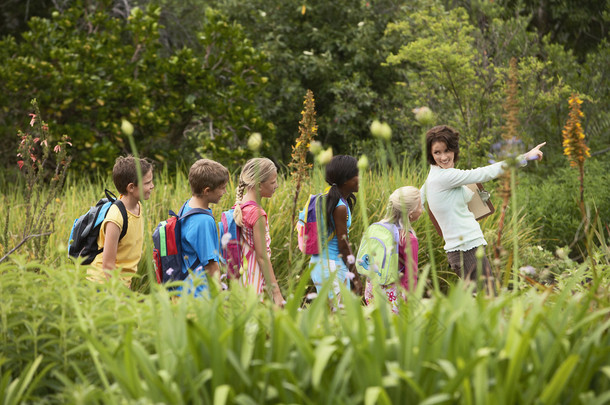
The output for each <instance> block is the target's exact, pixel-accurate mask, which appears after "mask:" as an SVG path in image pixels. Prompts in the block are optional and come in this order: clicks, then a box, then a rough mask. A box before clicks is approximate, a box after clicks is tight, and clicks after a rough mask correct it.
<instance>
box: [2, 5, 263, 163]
mask: <svg viewBox="0 0 610 405" xmlns="http://www.w3.org/2000/svg"><path fill="white" fill-rule="evenodd" d="M103 6H104V2H99V3H98V7H99V8H97V9H92V8H90V7H83V6H80V3H79V4H76V5H75V6H74V7H72V8H70V9H68V10H66V11H65V12H63V13H60V12H57V11H56V12H54V13H53V17H52V18H51V19H43V18H33V19H31V20H30V30H29V31H27V32H25V33H23V35H22V38H21V39H20V41H19V42H17V41H16V40H15V39H14V38H11V37H7V38H4V39H3V40H2V41H0V56H1V57H2V59H3V60H5V61H6V63H4V64H3V65H2V67H1V68H0V91H2V93H3V94H4V95H5V97H3V98H2V101H1V102H0V124H1V125H2V126H3V128H4V132H6V133H10V132H11V131H12V127H14V126H15V124H16V123H17V122H20V121H19V120H20V119H21V118H20V114H23V112H24V111H27V106H26V105H24V102H26V101H27V100H29V98H30V96H31V95H32V94H35V95H36V96H37V98H38V100H39V103H40V105H41V108H42V111H43V114H44V115H45V117H47V119H48V121H49V123H50V124H51V125H53V126H54V127H55V128H57V130H58V131H59V133H62V132H65V133H69V134H70V137H71V138H72V140H73V143H74V147H75V155H76V156H75V157H76V158H77V159H75V165H74V166H75V168H76V169H78V170H80V171H82V172H86V171H88V170H91V169H95V168H97V167H101V168H108V167H109V166H111V164H112V162H113V161H114V159H115V157H116V156H118V155H119V154H124V153H125V152H126V151H128V150H129V145H128V143H127V142H126V140H125V139H124V137H123V136H122V134H121V131H120V128H119V126H120V121H121V118H126V119H128V120H129V121H130V122H131V123H132V124H133V125H134V127H135V129H136V132H135V134H134V136H135V138H136V142H137V144H138V149H139V150H140V151H141V153H142V155H144V156H150V157H153V158H155V159H156V160H159V161H168V162H174V161H176V160H180V159H181V158H184V159H186V160H187V161H190V160H192V159H194V158H195V157H197V156H199V155H202V154H204V155H205V154H210V155H211V154H214V155H215V156H216V157H217V158H222V159H227V160H228V159H231V160H239V159H243V158H244V157H245V155H246V152H245V150H244V144H245V139H246V138H247V135H248V134H249V133H250V132H251V131H258V132H261V133H263V134H269V135H272V134H273V128H272V126H270V125H269V124H268V123H267V122H265V121H264V120H263V119H262V118H261V116H260V112H259V110H258V107H257V106H256V104H255V103H254V101H253V98H254V95H256V94H259V93H261V91H262V88H263V87H264V84H263V82H264V81H265V78H264V76H263V73H264V71H265V69H266V65H265V62H264V60H263V58H262V56H261V54H260V52H258V51H256V50H255V49H254V48H252V46H251V44H250V42H249V41H248V40H247V39H246V38H245V37H244V36H243V34H242V32H241V30H240V28H239V27H238V26H237V25H235V24H233V23H230V22H228V21H227V19H226V18H224V17H223V16H222V15H220V14H219V13H217V12H215V11H213V10H211V9H206V13H205V24H204V26H203V28H202V30H201V31H199V32H197V40H198V45H199V47H200V48H201V49H204V50H205V52H195V51H194V50H193V49H190V48H187V47H182V48H177V49H172V48H170V49H167V48H164V47H163V46H162V43H161V41H160V30H161V29H162V27H161V26H160V25H159V17H160V14H161V10H160V9H159V8H154V7H148V8H147V9H145V10H142V9H139V8H133V9H132V10H131V13H130V14H129V16H128V18H121V17H112V16H109V15H108V12H107V10H106V9H105V8H104V7H103ZM3 138H4V139H3V142H2V144H1V145H0V146H1V149H0V152H2V153H7V151H9V150H11V148H14V145H15V143H14V141H13V140H12V139H9V138H6V137H3ZM193 145H195V147H193ZM229 145H231V146H230V147H229ZM176 146H178V147H176ZM7 163H8V162H7Z"/></svg>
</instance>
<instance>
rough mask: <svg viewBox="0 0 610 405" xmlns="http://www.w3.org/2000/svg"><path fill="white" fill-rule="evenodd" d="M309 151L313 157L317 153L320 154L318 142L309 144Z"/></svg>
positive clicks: (320, 145) (320, 149)
mask: <svg viewBox="0 0 610 405" xmlns="http://www.w3.org/2000/svg"><path fill="white" fill-rule="evenodd" d="M309 151H310V152H311V153H312V154H313V155H317V154H318V153H320V152H322V144H321V143H320V142H319V141H313V142H311V143H310V144H309Z"/></svg>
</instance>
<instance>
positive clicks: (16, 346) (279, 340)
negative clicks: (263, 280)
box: [0, 257, 610, 404]
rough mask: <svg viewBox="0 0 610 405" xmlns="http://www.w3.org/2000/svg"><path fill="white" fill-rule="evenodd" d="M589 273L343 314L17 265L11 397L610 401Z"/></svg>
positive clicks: (12, 270) (7, 320)
mask: <svg viewBox="0 0 610 405" xmlns="http://www.w3.org/2000/svg"><path fill="white" fill-rule="evenodd" d="M605 266H606V268H605V270H606V272H602V274H606V273H607V264H606V265H605ZM32 267H39V268H40V269H41V271H40V272H34V271H32ZM427 273H428V271H427V270H426V271H425V273H424V274H422V279H423V280H422V281H425V278H426V277H427ZM588 274H589V272H588V271H587V269H586V268H585V267H582V266H581V267H580V268H578V269H576V270H575V271H574V272H573V274H572V276H571V277H570V278H569V279H564V280H562V281H561V283H560V287H561V288H560V289H559V290H558V291H557V292H555V293H552V292H550V291H547V292H545V293H542V294H541V293H538V292H536V291H535V290H534V289H524V290H523V291H522V292H521V293H516V294H510V293H506V292H504V293H503V294H502V295H501V296H499V297H498V298H496V299H493V300H489V299H487V298H485V297H484V296H483V295H480V296H478V297H473V296H472V293H471V291H470V290H469V289H466V288H464V286H463V285H462V284H458V285H457V286H456V287H455V288H453V289H451V290H450V291H449V294H448V295H447V296H443V295H438V296H434V297H433V298H431V299H422V298H421V296H422V293H423V286H424V283H421V284H420V286H421V287H420V288H419V289H418V291H417V292H416V293H415V294H414V295H412V296H410V297H409V299H408V301H407V302H406V303H404V302H401V303H400V315H399V316H395V315H393V314H392V313H391V311H390V310H389V308H388V306H387V304H386V303H385V301H383V300H378V301H377V302H379V304H378V306H376V307H375V306H371V307H362V306H361V302H360V299H359V298H358V297H354V296H353V295H351V294H349V293H347V292H344V297H345V299H344V309H342V310H340V311H337V312H329V309H328V305H327V302H326V300H325V299H314V300H313V301H312V302H311V303H310V304H307V305H305V306H302V305H301V297H302V296H303V293H304V291H305V284H306V283H305V282H301V283H299V285H295V287H294V288H293V289H292V290H291V294H290V295H287V303H286V307H285V308H284V309H283V310H279V309H277V308H271V307H270V306H268V305H267V304H261V303H260V301H259V299H258V297H257V296H256V295H255V294H253V293H252V291H249V290H244V289H242V288H240V287H239V286H233V287H232V289H231V290H230V291H223V292H218V293H215V294H214V297H213V298H212V299H210V300H204V299H193V298H192V297H191V296H184V297H181V298H180V299H179V300H170V298H169V296H168V294H167V293H166V292H165V291H163V290H160V289H158V288H154V289H153V291H152V293H151V294H149V295H140V294H137V293H133V292H131V291H128V290H126V289H125V288H124V287H123V286H122V285H121V284H120V283H118V282H117V283H110V284H108V285H106V286H103V287H102V286H99V285H94V284H91V283H88V282H86V281H85V280H84V268H80V267H78V266H74V265H71V264H69V263H65V262H62V263H60V264H58V265H57V266H55V267H47V266H44V265H41V264H40V263H27V262H26V261H24V260H23V258H19V257H16V261H15V262H12V263H8V264H7V263H4V264H1V265H0V278H1V279H2V283H0V297H2V306H0V352H1V353H2V357H1V358H0V372H1V373H2V375H3V377H2V379H1V380H0V398H2V400H3V402H4V403H18V402H39V401H44V402H45V403H111V402H121V401H123V402H125V401H126V402H154V403H211V402H212V401H213V402H214V403H247V404H250V403H308V404H309V403H311V404H314V403H321V402H325V401H330V403H366V404H369V403H385V404H390V403H411V402H420V403H421V402H424V401H428V402H438V401H446V402H468V401H470V402H476V403H481V404H482V403H490V402H495V403H499V404H512V403H533V402H534V401H536V400H537V399H538V398H540V399H541V400H542V401H544V402H545V403H592V401H594V400H598V401H600V402H602V401H603V398H605V396H606V395H607V394H606V393H607V390H608V389H610V379H609V378H608V375H607V371H606V370H605V369H604V367H603V366H604V365H605V364H607V362H608V350H607V347H608V346H609V345H610V335H608V334H607V333H605V332H606V330H607V327H608V320H607V319H606V315H607V312H608V309H607V308H608V304H609V301H608V300H609V298H610V297H609V296H608V295H607V292H603V291H600V292H599V293H595V292H594V291H592V290H590V289H589V290H588V289H584V288H583V289H580V287H579V286H580V284H581V282H583V281H584V280H585V279H586V277H587V275H588ZM604 277H605V278H604V279H603V280H600V281H601V282H602V283H604V285H605V284H607V282H608V280H607V276H604ZM328 288H330V283H329V284H328V285H326V286H325V287H324V290H323V291H322V294H321V295H322V296H325V291H327V290H328ZM574 291H579V292H578V293H577V294H574ZM594 303H595V304H594ZM558 336H559V337H561V339H558V338H557V337H558ZM21 388H23V389H21Z"/></svg>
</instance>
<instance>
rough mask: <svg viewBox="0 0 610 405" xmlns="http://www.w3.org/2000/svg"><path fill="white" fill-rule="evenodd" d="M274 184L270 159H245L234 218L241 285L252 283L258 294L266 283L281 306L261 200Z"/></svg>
mask: <svg viewBox="0 0 610 405" xmlns="http://www.w3.org/2000/svg"><path fill="white" fill-rule="evenodd" d="M277 187H278V184H277V169H276V167H275V164H274V163H273V162H272V161H271V160H269V159H267V158H253V159H250V160H248V161H247V162H246V164H245V165H244V167H243V169H242V171H241V174H240V176H239V184H238V186H237V194H236V198H235V213H234V218H235V223H236V224H237V225H238V226H240V227H241V230H242V232H241V240H240V244H241V247H242V257H243V263H242V266H241V269H240V273H241V277H240V280H241V281H242V284H244V285H246V286H248V285H252V286H254V288H255V290H256V292H257V294H262V293H263V292H264V289H265V286H268V288H269V290H270V292H271V295H272V297H273V301H274V302H275V304H277V305H280V306H281V305H283V302H284V298H283V297H282V293H281V291H280V288H279V286H278V283H277V280H276V278H275V273H274V272H273V266H272V265H271V237H270V236H269V222H268V220H267V213H266V212H265V211H264V210H263V208H262V207H261V203H260V202H261V198H263V197H264V198H271V196H273V193H274V192H275V190H276V189H277Z"/></svg>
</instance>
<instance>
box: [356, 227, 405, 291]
mask: <svg viewBox="0 0 610 405" xmlns="http://www.w3.org/2000/svg"><path fill="white" fill-rule="evenodd" d="M398 230H399V228H398V226H396V225H394V224H391V223H387V222H375V223H374V224H372V225H371V226H369V227H368V229H367V230H366V232H364V235H362V241H361V242H360V248H359V249H358V257H357V259H356V269H357V270H358V273H360V274H362V275H365V276H366V277H368V278H369V279H370V280H371V281H372V282H373V283H376V284H380V285H388V284H392V283H395V282H396V281H397V280H398V256H399V241H400V237H399V233H398Z"/></svg>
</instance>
